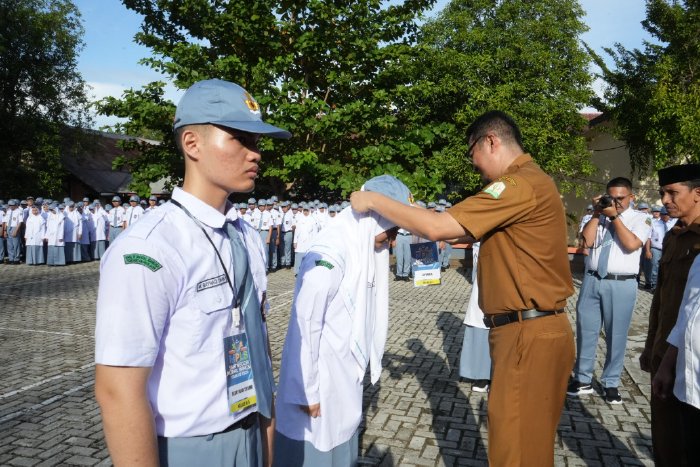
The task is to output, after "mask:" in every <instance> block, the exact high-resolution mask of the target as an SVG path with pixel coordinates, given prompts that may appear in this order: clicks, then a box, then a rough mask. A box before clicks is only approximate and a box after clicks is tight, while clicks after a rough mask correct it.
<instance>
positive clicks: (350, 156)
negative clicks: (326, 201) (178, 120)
mask: <svg viewBox="0 0 700 467" xmlns="http://www.w3.org/2000/svg"><path fill="white" fill-rule="evenodd" d="M123 3H124V5H125V6H127V7H128V8H130V9H132V10H134V11H135V12H137V13H140V14H141V15H143V25H142V31H141V32H140V33H139V34H137V36H136V41H137V42H138V43H140V44H143V45H145V46H147V47H149V48H150V49H151V50H152V53H153V55H152V57H149V58H147V59H145V60H144V61H143V63H145V64H147V65H149V66H151V67H153V68H154V69H156V70H158V71H160V72H162V73H163V74H164V75H165V76H167V77H168V78H169V79H170V80H171V81H172V82H173V83H174V84H175V85H176V86H177V87H178V88H182V89H184V88H187V87H188V86H190V85H191V84H192V83H194V82H196V81H198V80H201V79H207V78H221V79H226V80H229V81H233V82H236V83H239V84H241V85H242V86H244V87H245V88H246V89H248V90H249V91H250V92H251V93H252V94H253V95H254V96H255V97H256V98H257V99H258V101H259V103H260V104H261V107H262V108H263V109H264V110H265V114H266V119H267V120H268V121H270V122H271V123H275V124H279V125H281V126H283V127H285V128H288V129H289V130H290V131H291V132H292V133H293V134H294V138H293V139H292V140H291V141H284V142H279V141H273V140H265V141H264V142H263V144H264V147H263V163H262V169H263V172H262V175H263V180H262V182H263V183H262V184H263V185H265V184H267V189H268V190H270V191H274V192H278V193H280V192H283V191H284V190H285V189H286V188H287V187H289V186H291V191H292V192H296V193H300V194H301V193H304V194H308V195H313V194H315V193H319V192H334V193H347V192H349V191H351V190H353V189H356V188H357V187H358V186H359V184H360V182H361V181H363V180H365V179H367V178H368V177H370V176H372V175H376V174H380V173H391V174H395V175H397V176H399V177H401V178H403V179H404V180H406V181H408V182H409V183H411V184H412V185H413V186H416V185H420V184H425V185H431V184H432V185H434V184H436V183H439V179H438V178H437V177H436V176H434V177H432V178H431V177H428V176H427V175H426V176H423V175H421V170H422V167H423V165H424V158H425V156H424V153H423V152H422V151H421V147H422V146H424V145H425V143H426V142H425V135H424V134H422V133H421V132H419V131H416V132H413V133H412V134H411V135H408V136H407V135H405V129H404V128H403V127H401V126H399V125H398V124H397V119H396V116H395V115H394V113H395V109H394V104H393V96H392V94H393V89H394V86H395V77H394V76H390V75H388V74H387V73H386V70H387V64H388V63H393V62H398V61H400V60H401V57H402V56H404V55H405V54H406V53H407V51H409V50H410V47H409V45H410V44H411V42H412V40H413V37H414V34H415V32H416V31H417V25H416V20H417V18H418V17H419V14H420V12H422V11H423V10H424V9H426V8H427V7H429V6H430V5H432V4H433V3H434V0H406V1H404V2H403V3H401V4H396V2H391V4H389V3H390V2H387V1H385V0H361V1H353V2H339V1H321V0H312V1H308V0H296V1H290V0H256V1H250V0H232V1H219V0H170V1H169V0H158V1H155V0H123ZM387 4H389V5H387ZM163 87H164V84H163V83H151V84H150V85H149V86H147V87H146V88H145V89H143V90H129V91H127V92H126V93H125V94H124V95H123V96H122V98H121V99H106V100H104V101H102V102H101V103H100V110H101V111H102V112H103V113H105V114H110V115H117V116H122V117H127V118H128V121H127V123H125V124H123V125H121V126H120V127H119V128H118V129H119V131H121V132H124V133H127V134H132V135H143V134H144V133H145V132H150V134H151V135H156V136H158V137H159V139H162V140H163V141H164V144H163V145H161V146H159V147H149V148H143V149H144V156H143V157H142V158H140V159H138V160H137V161H134V162H132V163H130V168H131V170H132V174H133V176H134V180H135V182H136V184H137V187H138V186H145V185H144V184H145V183H147V182H148V181H153V180H154V178H153V177H156V178H157V177H159V176H162V175H168V174H173V175H175V179H174V181H177V179H178V178H179V177H180V176H181V175H182V172H181V169H182V163H181V161H180V156H179V155H177V154H176V153H175V150H174V148H173V146H172V142H171V141H170V139H171V131H170V127H171V125H172V120H173V115H174V106H173V104H172V103H170V102H166V101H164V100H163V98H162V96H163ZM414 173H417V174H418V175H419V176H418V177H414V176H413V175H414ZM263 188H264V187H263Z"/></svg>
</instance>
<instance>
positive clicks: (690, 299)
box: [666, 256, 700, 409]
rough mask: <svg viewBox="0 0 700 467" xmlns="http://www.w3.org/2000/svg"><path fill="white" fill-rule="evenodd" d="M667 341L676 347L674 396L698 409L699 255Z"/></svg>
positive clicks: (699, 392) (699, 340) (699, 396)
mask: <svg viewBox="0 0 700 467" xmlns="http://www.w3.org/2000/svg"><path fill="white" fill-rule="evenodd" d="M666 340H667V341H668V343H669V344H671V345H673V346H674V347H676V348H677V349H678V356H677V357H676V380H675V383H674V385H673V395H675V396H676V397H677V398H678V400H679V401H682V402H685V403H686V404H690V405H692V406H693V407H696V408H698V409H700V256H697V257H696V258H695V260H694V261H693V265H692V266H691V267H690V271H689V272H688V281H687V282H686V285H685V291H684V292H683V301H682V302H681V306H680V308H679V311H678V320H677V321H676V325H675V326H674V327H673V329H672V330H671V332H670V333H669V335H668V338H667V339H666Z"/></svg>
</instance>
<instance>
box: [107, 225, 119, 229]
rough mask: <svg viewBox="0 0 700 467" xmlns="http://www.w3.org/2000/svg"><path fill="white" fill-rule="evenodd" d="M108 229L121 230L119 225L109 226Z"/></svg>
mask: <svg viewBox="0 0 700 467" xmlns="http://www.w3.org/2000/svg"><path fill="white" fill-rule="evenodd" d="M110 227H112V228H113V229H121V228H122V226H121V225H110Z"/></svg>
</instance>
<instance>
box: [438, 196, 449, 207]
mask: <svg viewBox="0 0 700 467" xmlns="http://www.w3.org/2000/svg"><path fill="white" fill-rule="evenodd" d="M438 204H442V205H443V206H445V205H446V204H447V200H446V199H444V198H440V199H439V200H438Z"/></svg>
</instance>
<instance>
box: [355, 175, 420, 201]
mask: <svg viewBox="0 0 700 467" xmlns="http://www.w3.org/2000/svg"><path fill="white" fill-rule="evenodd" d="M363 189H364V190H365V191H375V192H377V193H381V194H383V195H384V196H388V197H389V198H391V199H393V200H395V201H398V202H399V203H403V204H407V205H411V203H413V195H411V190H409V189H408V187H407V186H406V185H404V184H403V182H402V181H401V180H399V179H398V178H396V177H394V176H391V175H380V176H378V177H374V178H371V179H369V180H367V181H366V182H365V184H364V186H363Z"/></svg>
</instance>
